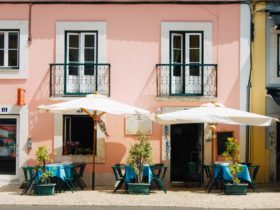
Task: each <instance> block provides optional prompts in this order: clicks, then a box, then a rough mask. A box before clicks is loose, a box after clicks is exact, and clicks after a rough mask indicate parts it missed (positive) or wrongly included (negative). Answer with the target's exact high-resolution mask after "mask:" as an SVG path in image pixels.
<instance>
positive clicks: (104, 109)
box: [38, 94, 150, 189]
mask: <svg viewBox="0 0 280 210" xmlns="http://www.w3.org/2000/svg"><path fill="white" fill-rule="evenodd" d="M38 109H39V110H40V111H47V112H53V113H63V112H70V111H80V110H81V111H83V112H85V113H86V114H87V115H89V116H90V117H91V118H92V120H93V121H95V122H96V123H97V124H98V126H99V128H100V129H101V131H103V132H104V134H105V135H106V136H109V135H108V133H107V131H106V126H105V123H104V122H103V121H102V120H101V118H100V117H101V116H102V115H103V114H105V113H110V114H115V115H121V114H141V115H145V116H147V117H150V112H149V111H147V110H144V109H140V108H137V107H134V106H131V105H127V104H123V103H121V102H117V101H114V100H112V99H109V98H108V97H106V96H101V95H98V94H89V95H87V96H86V97H84V98H80V99H75V100H72V101H67V102H61V103H57V104H52V105H41V106H39V107H38ZM96 130H97V126H94V127H93V149H92V151H95V148H96V139H97V138H96ZM92 159H93V160H92V163H93V170H92V189H94V180H95V178H94V177H95V164H94V163H95V155H92Z"/></svg>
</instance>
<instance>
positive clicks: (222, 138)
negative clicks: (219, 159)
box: [217, 131, 233, 155]
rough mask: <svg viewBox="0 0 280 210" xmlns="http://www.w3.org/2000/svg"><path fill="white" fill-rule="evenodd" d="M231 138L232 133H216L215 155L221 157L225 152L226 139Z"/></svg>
mask: <svg viewBox="0 0 280 210" xmlns="http://www.w3.org/2000/svg"><path fill="white" fill-rule="evenodd" d="M229 137H233V131H223V132H217V153H218V155H223V153H224V152H225V151H226V142H227V138H229Z"/></svg>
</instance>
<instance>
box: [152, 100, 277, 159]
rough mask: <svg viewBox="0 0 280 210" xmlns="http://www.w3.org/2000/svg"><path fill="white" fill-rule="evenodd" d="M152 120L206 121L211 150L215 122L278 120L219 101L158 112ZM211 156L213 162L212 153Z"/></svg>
mask: <svg viewBox="0 0 280 210" xmlns="http://www.w3.org/2000/svg"><path fill="white" fill-rule="evenodd" d="M154 120H155V122H157V123H159V124H165V125H171V124H185V123H208V124H209V125H210V127H209V128H210V130H211V131H212V152H213V150H214V148H215V147H214V143H215V141H213V140H214V139H215V138H216V127H215V125H216V124H232V125H253V126H269V125H271V124H272V123H273V122H275V121H278V119H276V118H272V117H268V116H264V115H260V114H254V113H250V112H245V111H240V110H237V109H232V108H227V107H225V106H224V105H222V104H220V103H207V104H202V105H201V106H200V107H196V108H190V109H187V110H182V111H175V112H170V113H165V114H159V115H156V116H155V119H154ZM212 158H213V159H212V161H213V162H214V156H213V155H212Z"/></svg>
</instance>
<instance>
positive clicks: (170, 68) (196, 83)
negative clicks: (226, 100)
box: [156, 64, 218, 97]
mask: <svg viewBox="0 0 280 210" xmlns="http://www.w3.org/2000/svg"><path fill="white" fill-rule="evenodd" d="M156 71H157V97H167V96H205V97H217V87H218V81H217V78H218V74H217V65H216V64H156Z"/></svg>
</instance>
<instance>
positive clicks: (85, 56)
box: [66, 32, 97, 76]
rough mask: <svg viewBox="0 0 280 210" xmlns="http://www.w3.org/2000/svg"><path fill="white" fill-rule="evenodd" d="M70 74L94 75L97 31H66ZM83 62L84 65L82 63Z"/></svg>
mask: <svg viewBox="0 0 280 210" xmlns="http://www.w3.org/2000/svg"><path fill="white" fill-rule="evenodd" d="M66 34H67V36H66V37H67V40H66V42H67V44H66V46H67V51H66V61H67V63H68V64H69V68H68V75H74V76H77V75H94V71H95V66H94V65H91V64H96V63H97V32H66ZM81 64H82V65H81Z"/></svg>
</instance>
